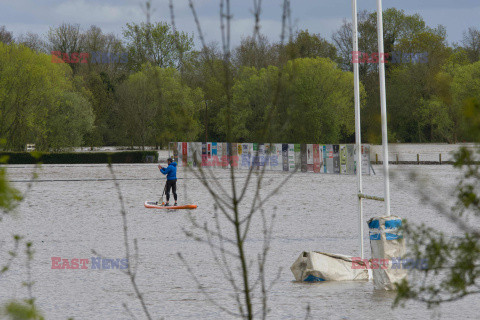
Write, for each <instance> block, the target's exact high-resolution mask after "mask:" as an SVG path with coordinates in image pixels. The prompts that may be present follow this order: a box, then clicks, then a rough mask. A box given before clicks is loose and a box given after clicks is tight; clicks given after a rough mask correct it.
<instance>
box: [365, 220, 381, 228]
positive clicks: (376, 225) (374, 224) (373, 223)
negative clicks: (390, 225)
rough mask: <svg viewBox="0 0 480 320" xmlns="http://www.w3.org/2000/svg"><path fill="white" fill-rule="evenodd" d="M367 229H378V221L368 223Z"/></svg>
mask: <svg viewBox="0 0 480 320" xmlns="http://www.w3.org/2000/svg"><path fill="white" fill-rule="evenodd" d="M368 227H369V228H370V229H380V222H379V221H378V220H372V221H370V223H369V224H368Z"/></svg>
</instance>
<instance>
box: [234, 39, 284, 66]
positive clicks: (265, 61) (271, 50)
mask: <svg viewBox="0 0 480 320" xmlns="http://www.w3.org/2000/svg"><path fill="white" fill-rule="evenodd" d="M232 60H233V64H234V66H235V67H236V68H237V69H240V68H241V67H255V68H257V69H261V68H266V67H268V66H270V65H278V62H279V58H278V50H277V47H276V46H274V45H272V44H270V42H269V41H268V38H267V37H266V36H264V35H258V36H257V37H253V36H250V37H246V38H243V39H242V41H241V42H240V45H239V46H238V47H236V48H235V50H234V51H233V58H232Z"/></svg>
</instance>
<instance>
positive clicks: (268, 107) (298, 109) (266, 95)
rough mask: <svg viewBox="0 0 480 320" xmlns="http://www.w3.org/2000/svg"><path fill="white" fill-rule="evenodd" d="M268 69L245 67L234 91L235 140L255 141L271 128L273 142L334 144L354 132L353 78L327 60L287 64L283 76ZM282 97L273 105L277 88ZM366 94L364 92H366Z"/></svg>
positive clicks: (306, 59) (303, 60)
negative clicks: (277, 87)
mask: <svg viewBox="0 0 480 320" xmlns="http://www.w3.org/2000/svg"><path fill="white" fill-rule="evenodd" d="M279 77H280V73H279V70H278V68H276V67H273V66H270V67H269V68H267V69H260V70H256V69H254V68H245V69H244V70H243V72H242V73H241V75H240V76H239V77H238V79H236V82H235V85H234V87H233V101H234V105H235V108H233V111H232V112H233V117H234V121H233V123H234V128H233V137H234V138H236V139H237V140H240V141H242V140H244V139H245V140H248V141H255V140H256V139H258V137H259V136H262V135H265V132H264V131H263V130H264V128H265V127H268V128H269V129H270V130H271V131H270V134H271V136H272V137H273V140H274V141H295V142H298V143H312V142H313V143H333V142H338V141H342V140H343V141H345V140H346V139H348V138H349V136H350V135H352V134H353V133H354V113H353V112H352V110H353V86H352V83H353V76H352V74H351V73H347V72H344V71H342V70H340V69H339V68H337V66H336V64H335V63H334V62H332V61H331V60H330V59H326V58H315V59H313V58H302V59H295V60H291V61H288V63H287V65H286V68H285V70H284V73H283V74H282V75H281V78H280V79H279ZM278 81H280V82H281V85H282V92H280V93H279V95H280V96H279V98H278V104H277V105H272V103H273V101H275V100H274V98H273V96H272V95H273V93H274V92H275V89H276V83H277V82H278ZM362 90H363V89H362Z"/></svg>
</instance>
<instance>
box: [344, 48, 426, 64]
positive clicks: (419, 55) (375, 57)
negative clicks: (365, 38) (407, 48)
mask: <svg viewBox="0 0 480 320" xmlns="http://www.w3.org/2000/svg"><path fill="white" fill-rule="evenodd" d="M390 57H391V59H389V58H390ZM351 62H352V63H373V64H375V63H396V64H399V63H413V64H415V63H428V52H416V53H405V52H399V51H393V52H391V53H380V52H372V53H370V54H369V53H367V52H361V51H352V60H351Z"/></svg>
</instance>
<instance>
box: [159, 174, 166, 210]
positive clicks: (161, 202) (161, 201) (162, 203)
mask: <svg viewBox="0 0 480 320" xmlns="http://www.w3.org/2000/svg"><path fill="white" fill-rule="evenodd" d="M158 169H160V170H161V169H162V166H161V165H158ZM165 189H167V183H166V182H165V187H163V192H162V198H161V200H160V202H159V204H161V205H164V204H165V202H163V195H164V194H165Z"/></svg>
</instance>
